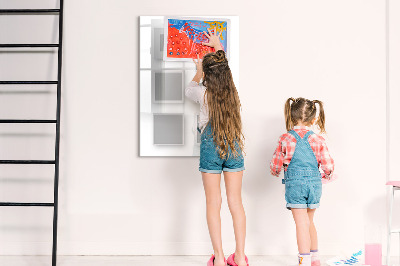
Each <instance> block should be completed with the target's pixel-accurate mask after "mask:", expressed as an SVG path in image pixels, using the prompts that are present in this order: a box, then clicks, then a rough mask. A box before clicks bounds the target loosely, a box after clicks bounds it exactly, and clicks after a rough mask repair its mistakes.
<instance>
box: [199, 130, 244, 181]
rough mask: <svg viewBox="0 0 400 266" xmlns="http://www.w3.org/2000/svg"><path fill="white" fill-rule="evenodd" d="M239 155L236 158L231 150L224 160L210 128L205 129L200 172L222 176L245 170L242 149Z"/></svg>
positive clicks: (201, 147) (201, 148) (202, 138)
mask: <svg viewBox="0 0 400 266" xmlns="http://www.w3.org/2000/svg"><path fill="white" fill-rule="evenodd" d="M238 146H239V145H237V148H238V149H239V150H238V152H239V154H238V155H237V156H236V157H234V156H233V155H232V154H231V153H232V152H231V149H230V148H229V150H228V155H227V156H226V157H225V158H224V159H222V158H221V157H220V155H219V153H218V150H217V147H216V145H215V143H214V139H213V136H212V134H211V128H210V126H207V127H206V128H205V129H204V132H203V133H202V134H201V144H200V167H199V171H200V172H204V173H211V174H220V173H221V172H222V171H224V172H240V171H243V170H244V169H245V168H244V159H243V154H242V151H241V150H240V148H239V147H238Z"/></svg>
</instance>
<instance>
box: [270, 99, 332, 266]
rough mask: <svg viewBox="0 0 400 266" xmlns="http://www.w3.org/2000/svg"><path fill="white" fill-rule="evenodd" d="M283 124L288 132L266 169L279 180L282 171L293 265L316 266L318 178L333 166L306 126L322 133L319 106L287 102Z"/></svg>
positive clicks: (319, 139)
mask: <svg viewBox="0 0 400 266" xmlns="http://www.w3.org/2000/svg"><path fill="white" fill-rule="evenodd" d="M317 106H319V114H318V119H317V117H316V116H317ZM285 122H286V130H287V131H288V132H287V133H285V134H283V135H282V136H280V138H279V143H278V147H277V148H276V150H275V153H274V155H273V158H272V161H271V165H270V168H271V174H272V175H275V176H279V173H280V172H281V170H282V167H283V169H284V174H285V175H284V179H283V180H282V182H283V183H284V184H285V199H286V208H287V209H289V210H291V211H292V215H293V218H294V221H295V223H296V236H297V246H298V249H299V254H298V258H299V262H298V264H297V265H301V266H311V265H312V266H320V265H321V263H320V260H319V258H318V238H317V230H316V229H315V225H314V221H313V218H314V214H315V210H316V209H317V208H318V207H319V202H320V198H321V193H322V182H321V178H324V179H330V178H331V177H332V175H333V170H334V162H333V159H332V157H331V156H330V155H329V151H328V148H327V146H326V143H325V140H324V138H323V137H322V136H320V135H317V134H315V133H314V132H313V131H312V130H311V128H310V126H312V125H314V124H316V125H317V126H318V127H319V129H320V131H321V132H322V133H323V132H325V112H324V107H323V103H322V102H321V101H319V100H314V101H311V100H307V99H304V98H296V99H294V98H289V99H287V101H286V103H285ZM320 168H321V170H322V175H321V173H320V170H319V169H320Z"/></svg>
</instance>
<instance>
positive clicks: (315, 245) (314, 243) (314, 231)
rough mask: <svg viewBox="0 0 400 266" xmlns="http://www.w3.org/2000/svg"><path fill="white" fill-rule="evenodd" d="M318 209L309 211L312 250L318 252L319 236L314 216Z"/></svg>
mask: <svg viewBox="0 0 400 266" xmlns="http://www.w3.org/2000/svg"><path fill="white" fill-rule="evenodd" d="M315 211H316V209H307V214H308V218H309V220H310V238H311V245H310V247H311V250H313V251H314V250H318V236H317V229H316V228H315V225H314V214H315Z"/></svg>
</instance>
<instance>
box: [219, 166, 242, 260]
mask: <svg viewBox="0 0 400 266" xmlns="http://www.w3.org/2000/svg"><path fill="white" fill-rule="evenodd" d="M242 177H243V171H240V172H224V178H225V187H226V196H227V198H228V206H229V210H230V212H231V215H232V220H233V228H234V231H235V240H236V250H235V259H234V260H235V262H236V264H237V265H239V266H242V265H247V263H246V260H245V255H244V243H245V238H246V215H245V212H244V208H243V204H242Z"/></svg>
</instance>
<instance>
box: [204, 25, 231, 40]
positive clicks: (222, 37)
mask: <svg viewBox="0 0 400 266" xmlns="http://www.w3.org/2000/svg"><path fill="white" fill-rule="evenodd" d="M204 23H207V24H208V25H209V28H210V29H211V30H213V29H216V30H217V31H218V32H221V31H224V30H226V27H224V26H223V25H224V23H225V22H224V21H222V22H219V21H204ZM223 39H224V36H222V34H221V40H223Z"/></svg>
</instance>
